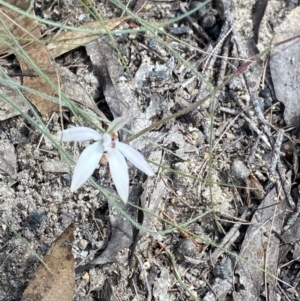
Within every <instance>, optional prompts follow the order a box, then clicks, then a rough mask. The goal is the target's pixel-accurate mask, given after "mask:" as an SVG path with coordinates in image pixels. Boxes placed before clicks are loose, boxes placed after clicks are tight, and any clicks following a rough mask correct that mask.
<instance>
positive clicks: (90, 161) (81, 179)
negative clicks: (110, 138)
mask: <svg viewBox="0 0 300 301" xmlns="http://www.w3.org/2000/svg"><path fill="white" fill-rule="evenodd" d="M103 151H104V150H103V146H102V144H101V143H100V142H98V141H97V142H95V143H93V144H92V145H90V146H88V147H87V148H86V149H85V150H84V151H83V152H82V154H81V155H80V157H79V159H78V162H77V164H76V166H75V169H74V174H73V179H72V184H71V191H72V192H73V191H75V190H76V189H78V188H79V187H81V186H82V185H83V184H84V183H85V182H86V181H87V180H88V179H89V177H90V176H91V175H92V173H93V172H94V170H95V168H96V167H97V165H98V163H99V161H100V159H101V157H102V155H103Z"/></svg>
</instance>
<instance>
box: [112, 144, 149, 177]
mask: <svg viewBox="0 0 300 301" xmlns="http://www.w3.org/2000/svg"><path fill="white" fill-rule="evenodd" d="M116 148H117V149H118V150H119V151H120V152H121V153H122V155H123V156H124V157H125V158H126V159H127V160H129V161H130V162H131V163H132V164H133V165H134V166H135V167H137V168H138V169H140V170H141V171H143V172H144V173H145V174H146V175H148V176H153V175H154V172H153V170H152V169H151V167H150V165H149V164H148V163H147V161H146V160H145V158H144V157H143V155H142V154H141V153H140V152H138V151H137V150H136V149H134V148H133V147H131V146H129V145H128V144H125V143H122V142H119V141H117V142H116Z"/></svg>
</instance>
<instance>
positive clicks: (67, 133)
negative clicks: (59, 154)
mask: <svg viewBox="0 0 300 301" xmlns="http://www.w3.org/2000/svg"><path fill="white" fill-rule="evenodd" d="M56 136H57V140H60V141H65V142H70V141H85V140H95V141H97V140H100V139H101V138H102V134H100V133H98V132H97V131H95V130H93V129H90V128H87V127H83V126H78V127H74V128H70V129H67V130H64V131H59V132H57V134H56Z"/></svg>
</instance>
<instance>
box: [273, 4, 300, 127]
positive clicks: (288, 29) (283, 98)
mask: <svg viewBox="0 0 300 301" xmlns="http://www.w3.org/2000/svg"><path fill="white" fill-rule="evenodd" d="M299 20H300V7H297V8H295V9H294V10H293V11H292V12H291V13H290V14H289V15H288V16H287V17H286V19H285V20H284V21H283V22H282V23H281V24H280V25H279V26H278V28H277V29H276V34H275V35H274V38H273V44H276V43H279V42H283V41H285V40H287V39H290V38H293V37H296V36H297V35H298V34H299ZM270 70H271V74H272V81H273V86H274V89H275V94H276V98H277V99H278V100H279V101H280V102H282V103H283V104H284V106H285V109H284V121H285V122H286V124H287V125H288V126H294V125H296V126H298V125H299V116H300V102H299V93H300V86H299V78H300V39H299V38H297V39H295V40H291V41H289V42H286V43H284V44H282V45H279V46H277V47H273V48H272V51H271V57H270Z"/></svg>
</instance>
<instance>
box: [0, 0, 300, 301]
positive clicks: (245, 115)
mask: <svg viewBox="0 0 300 301" xmlns="http://www.w3.org/2000/svg"><path fill="white" fill-rule="evenodd" d="M8 2H10V3H12V4H15V5H18V1H8ZM207 2H208V1H207ZM122 3H123V2H122ZM122 3H121V4H122ZM200 4H201V1H190V2H183V1H176V0H174V1H160V0H159V1H140V0H138V1H136V2H135V1H128V2H124V3H123V5H125V6H126V7H127V9H128V10H130V11H132V12H134V13H135V14H137V16H138V17H136V18H133V17H130V14H129V13H128V12H124V9H125V8H124V7H121V6H120V5H119V7H117V4H116V3H113V2H110V1H83V2H82V3H78V1H71V0H63V1H53V2H51V1H46V0H41V1H34V11H35V14H36V15H37V16H39V17H41V18H43V19H44V20H48V21H53V22H59V23H64V24H67V25H69V26H75V27H79V26H82V25H84V24H88V23H89V22H91V21H94V19H95V17H93V15H92V13H91V12H93V11H96V12H98V13H99V14H100V16H101V17H102V18H103V20H104V21H107V20H115V19H116V18H119V17H124V20H123V19H122V20H121V21H120V22H119V21H118V22H116V24H115V25H114V26H113V27H115V26H117V25H118V26H117V27H116V28H118V29H120V30H123V32H122V33H121V32H119V33H117V34H116V35H114V37H115V42H112V41H111V39H110V38H109V37H108V36H99V38H98V39H97V40H95V39H93V41H92V40H91V41H88V42H86V43H84V44H85V46H81V47H79V48H75V49H72V50H70V51H68V52H66V53H63V54H59V53H57V54H55V55H54V54H52V52H51V51H50V50H49V48H48V51H49V53H50V54H49V55H50V56H51V57H52V58H53V60H55V62H56V65H55V68H57V69H56V70H57V72H58V74H59V75H60V77H61V81H62V90H63V92H64V93H66V94H67V95H68V96H69V97H70V98H71V99H73V100H74V101H75V103H76V105H77V107H78V108H79V109H81V110H82V111H83V112H85V113H86V114H87V116H89V117H90V121H87V120H86V119H85V118H84V117H82V115H81V116H80V117H77V116H78V115H77V114H75V113H76V112H77V111H72V110H70V109H67V108H66V107H65V109H64V110H63V111H62V112H59V111H56V112H54V113H51V114H50V113H49V114H41V115H34V114H33V113H32V111H31V110H28V106H25V107H22V110H23V111H25V112H28V114H29V115H28V116H29V117H31V118H32V120H33V121H35V122H37V123H39V122H44V123H45V124H47V128H48V129H49V132H50V133H51V134H53V135H54V134H55V133H57V131H59V130H60V129H61V127H62V126H63V127H64V128H68V127H71V126H78V125H85V126H91V127H95V126H96V127H99V128H104V129H105V128H106V127H107V125H106V123H105V122H103V117H106V118H108V119H109V120H112V119H113V118H116V117H118V116H121V115H124V114H125V113H126V112H127V110H128V108H130V110H131V111H132V120H131V121H130V124H128V127H127V128H126V130H124V131H121V132H120V133H119V137H120V139H121V140H122V141H125V142H129V143H130V145H132V146H133V147H135V148H136V149H138V150H139V151H141V152H142V153H143V155H144V156H145V157H146V158H147V159H149V162H150V164H151V166H152V168H153V170H154V171H155V176H154V177H147V176H146V175H144V174H143V173H141V172H140V171H138V170H137V169H136V168H135V167H133V166H132V165H131V164H130V163H129V172H130V196H129V204H127V205H125V204H123V203H122V202H121V201H119V200H117V198H115V197H113V195H114V194H115V188H114V184H113V182H112V180H111V177H110V173H109V169H108V163H107V160H105V157H104V158H103V159H102V160H101V162H99V166H98V168H97V169H96V170H95V172H94V174H93V179H94V180H95V182H96V183H97V184H99V185H100V186H101V187H103V188H104V189H105V190H106V192H107V193H109V194H110V196H109V197H108V198H107V196H104V195H103V194H102V193H101V192H100V191H99V190H98V189H96V188H95V187H93V186H91V185H89V184H86V185H84V186H83V187H82V188H80V189H79V190H78V191H76V192H74V193H72V192H71V191H70V184H71V180H72V173H71V172H70V169H69V165H68V164H67V162H66V160H65V159H64V157H63V156H62V155H61V152H59V151H58V150H57V147H56V146H55V145H54V144H53V143H52V142H51V140H50V139H49V138H47V137H45V136H44V135H42V134H41V131H40V130H39V128H38V127H36V126H34V125H33V123H32V122H30V121H29V120H28V118H27V119H26V118H24V116H23V115H20V113H18V112H16V111H15V110H12V109H11V106H9V105H7V102H6V101H5V97H3V95H4V96H7V97H10V98H11V99H12V100H13V101H14V102H15V103H17V96H16V95H15V94H9V93H8V91H11V90H7V85H6V84H4V78H5V77H4V75H3V74H2V75H1V77H0V79H1V80H0V92H1V94H0V95H1V99H0V103H1V108H0V213H1V227H0V272H1V273H0V300H3V301H12V300H21V298H22V294H23V292H24V290H25V288H26V287H27V285H28V283H29V281H30V279H32V278H33V276H34V274H35V272H36V269H37V267H38V266H39V264H40V261H39V259H38V257H37V256H36V254H35V253H33V251H32V250H34V251H35V252H36V253H37V254H38V255H40V256H41V257H43V256H44V255H45V254H46V253H47V251H49V249H50V247H51V245H52V244H53V242H54V241H55V239H56V238H57V237H58V236H59V235H60V234H61V233H62V232H63V231H64V230H65V229H66V228H67V227H68V226H69V225H70V224H71V223H72V222H73V223H74V225H75V230H74V241H73V243H72V252H73V255H74V257H75V271H76V281H75V290H74V300H78V301H79V300H91V301H92V300H101V301H104V300H111V301H113V300H122V301H125V300H136V301H137V300H147V301H150V300H155V301H166V300H190V299H191V300H205V301H210V300H220V301H221V300H234V301H239V300H243V301H244V300H249V301H250V300H299V298H300V297H299V280H300V273H299V256H300V255H299V254H298V252H299V246H298V241H299V233H300V231H298V227H299V225H300V223H299V218H298V214H299V204H300V202H298V199H299V188H298V185H299V183H298V178H299V177H298V165H299V164H298V157H299V156H298V154H299V146H298V142H299V140H298V139H299V127H298V125H299V124H298V123H299V122H298V119H299V116H300V106H299V104H298V102H299V100H298V98H297V96H299V92H298V91H299V83H298V82H299V71H298V70H300V69H299V67H300V66H299V62H300V60H299V45H300V44H299V41H298V40H297V35H299V33H298V31H297V22H298V20H299V18H300V13H299V7H298V5H299V3H298V1H284V2H283V1H275V0H269V1H254V0H246V1H234V0H216V1H212V2H211V3H208V4H206V5H205V6H204V8H202V9H197V6H199V5H200ZM195 8H196V9H195ZM88 9H90V11H89V10H88ZM192 9H195V12H194V13H193V14H191V15H190V16H189V17H185V18H183V19H181V20H178V21H175V22H172V23H168V21H170V20H172V19H174V18H177V17H180V16H182V15H183V14H185V13H186V12H188V11H191V10H192ZM126 16H128V18H126ZM298 17H299V18H298ZM139 18H140V19H139ZM110 22H111V21H110ZM143 22H148V23H150V24H158V23H163V24H161V25H160V26H159V27H158V28H155V29H153V28H148V29H147V30H146V31H140V32H139V31H134V30H135V29H139V28H140V27H144V26H145V24H144V23H143ZM119 23H120V24H119ZM39 28H40V31H41V33H42V34H45V36H44V37H43V39H46V38H47V36H49V35H50V34H53V32H49V29H51V28H52V26H51V25H50V24H39ZM125 30H129V33H126V32H125ZM159 30H161V31H159ZM294 30H295V31H294ZM54 33H56V34H57V35H58V34H59V33H60V31H59V29H57V28H56V29H54ZM287 39H290V40H289V41H286V40H287ZM282 41H285V42H284V43H281V42H282ZM114 43H115V44H114ZM272 43H273V45H275V46H274V48H273V49H272V51H271V52H267V51H266V53H263V54H262V53H261V52H262V51H264V50H266V49H268V47H270V45H271V44H272ZM115 45H117V46H118V50H119V54H118V53H117V51H114V48H115ZM0 49H1V48H0ZM258 54H260V55H258ZM120 55H121V57H122V58H123V62H121V59H120ZM257 55H258V56H257ZM249 60H251V62H250V61H249ZM0 64H1V70H4V72H5V73H6V74H10V75H12V74H14V73H16V74H18V72H20V65H19V62H18V60H16V56H15V54H14V53H10V54H9V56H4V55H3V56H2V57H1V59H0ZM124 66H126V68H125V67H124ZM21 69H22V66H21ZM22 70H23V69H22ZM232 74H236V76H235V77H234V78H232V79H231V81H230V82H229V83H228V84H227V85H226V86H224V87H219V88H218V89H217V90H214V91H213V92H214V93H211V91H212V87H217V86H219V85H220V84H221V83H222V82H224V81H225V80H226V79H227V78H228V77H229V76H230V75H232ZM18 79H19V80H22V77H20V76H17V77H15V80H18ZM68 87H69V88H68ZM11 93H13V92H11ZM209 93H211V94H210V95H211V96H210V97H208V98H207V99H206V100H205V101H202V102H201V101H200V100H201V99H203V98H204V97H205V96H206V95H208V94H209ZM79 95H80V96H79ZM197 102H199V105H197V108H194V109H192V110H190V109H188V108H191V106H192V105H193V104H195V103H197ZM200 102H201V104H200ZM19 105H20V106H21V104H19ZM37 108H38V110H39V111H40V112H41V109H39V107H38V106H37ZM184 109H186V111H185V114H183V115H181V116H176V118H172V119H170V120H169V121H166V122H164V123H163V124H158V125H157V126H155V127H153V128H150V130H149V131H147V132H146V133H144V134H143V135H142V136H139V137H137V138H136V139H134V140H132V139H131V137H132V135H133V134H136V133H139V132H140V131H142V130H143V129H145V128H147V127H150V126H151V125H153V124H155V123H156V122H158V121H159V120H161V119H163V118H167V117H169V116H172V114H174V113H177V112H181V110H184ZM39 118H40V119H39ZM91 122H92V124H91ZM89 144H90V142H80V143H63V144H62V145H63V147H64V149H65V150H66V153H67V154H70V155H72V156H74V158H75V159H78V157H79V155H80V153H81V152H82V151H83V149H84V148H85V147H86V146H88V145H89ZM137 206H139V207H141V208H143V209H144V210H139V209H138V207H137ZM263 271H265V272H263ZM61 294H62V295H64V291H63V290H62V292H61ZM40 300H44V299H40ZM49 300H50V299H49ZM62 300H63V299H62Z"/></svg>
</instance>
